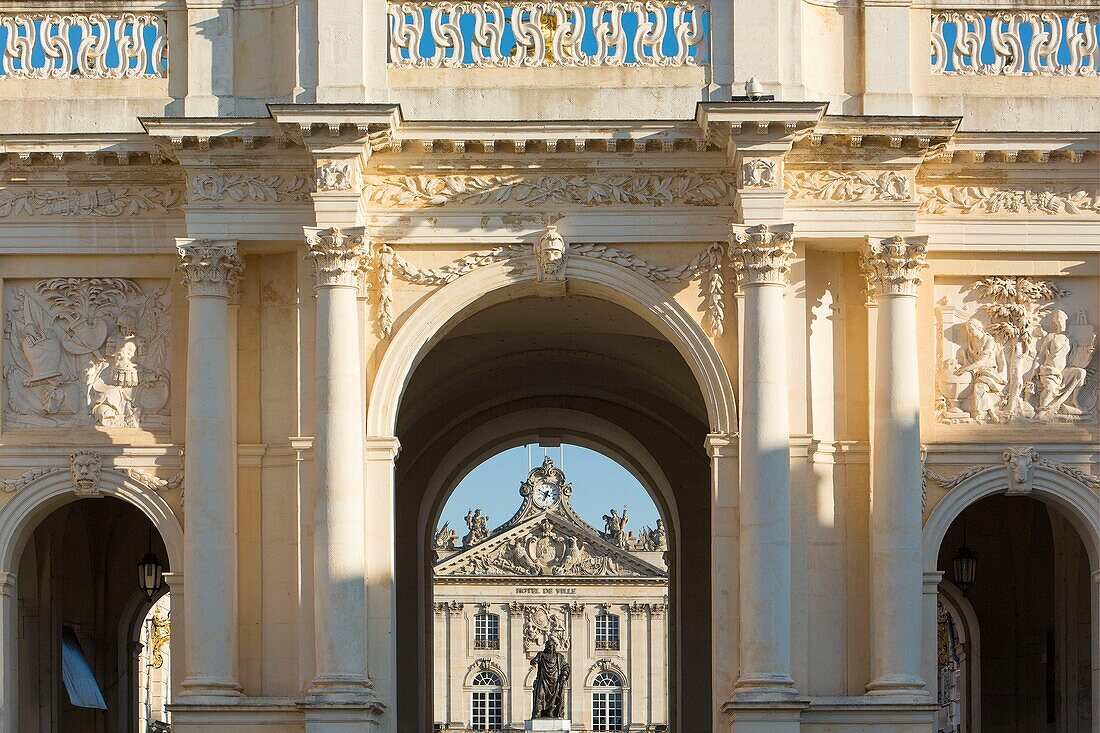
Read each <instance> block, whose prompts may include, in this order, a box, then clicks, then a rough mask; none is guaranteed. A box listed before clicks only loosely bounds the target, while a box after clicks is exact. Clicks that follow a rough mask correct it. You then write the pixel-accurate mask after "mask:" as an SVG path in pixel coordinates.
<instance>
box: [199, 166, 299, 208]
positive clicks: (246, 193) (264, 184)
mask: <svg viewBox="0 0 1100 733" xmlns="http://www.w3.org/2000/svg"><path fill="white" fill-rule="evenodd" d="M309 194H310V187H309V181H307V180H306V179H305V178H303V177H301V176H295V175H290V176H286V175H281V174H264V173H261V172H259V171H241V172H237V173H201V174H199V175H197V176H194V177H193V178H192V179H191V200H192V201H227V200H228V201H234V202H237V203H240V202H243V201H270V202H272V203H277V202H280V201H308V200H309Z"/></svg>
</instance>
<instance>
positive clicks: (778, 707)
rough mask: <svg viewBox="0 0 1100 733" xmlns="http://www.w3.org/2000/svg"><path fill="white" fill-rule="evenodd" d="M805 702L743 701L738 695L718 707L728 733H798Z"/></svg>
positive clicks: (796, 700)
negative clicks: (725, 722) (723, 715)
mask: <svg viewBox="0 0 1100 733" xmlns="http://www.w3.org/2000/svg"><path fill="white" fill-rule="evenodd" d="M809 704H810V703H809V701H808V700H799V699H796V698H793V697H792V698H790V699H787V700H770V701H769V700H764V699H756V700H749V699H745V698H744V697H742V695H740V693H738V694H736V695H735V696H734V699H733V700H731V701H729V702H727V703H726V704H725V705H723V706H722V709H723V710H724V711H725V713H726V715H727V717H728V718H729V721H730V727H729V730H730V733H799V726H800V725H801V720H802V711H803V710H805V709H806V707H807V706H809Z"/></svg>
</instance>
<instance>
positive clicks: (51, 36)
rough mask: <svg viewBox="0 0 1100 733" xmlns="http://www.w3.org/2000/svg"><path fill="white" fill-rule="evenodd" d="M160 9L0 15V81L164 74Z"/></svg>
mask: <svg viewBox="0 0 1100 733" xmlns="http://www.w3.org/2000/svg"><path fill="white" fill-rule="evenodd" d="M167 41H168V36H167V30H166V24H165V17H164V15H162V14H160V13H114V14H107V13H36V12H32V13H11V14H3V15H0V48H2V49H3V63H2V64H0V66H2V69H3V72H2V76H0V79H61V78H86V79H133V78H158V77H166V76H167V75H168V43H167Z"/></svg>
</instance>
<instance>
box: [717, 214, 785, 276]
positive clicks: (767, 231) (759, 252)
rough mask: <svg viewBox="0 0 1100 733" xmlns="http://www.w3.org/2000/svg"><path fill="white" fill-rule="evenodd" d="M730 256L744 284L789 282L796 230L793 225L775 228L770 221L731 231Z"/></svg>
mask: <svg viewBox="0 0 1100 733" xmlns="http://www.w3.org/2000/svg"><path fill="white" fill-rule="evenodd" d="M729 254H730V259H732V260H733V267H734V270H735V271H736V272H737V277H738V279H739V280H740V282H741V284H742V285H760V284H768V283H771V284H779V285H783V284H786V282H787V276H788V275H789V274H790V272H791V264H790V262H791V258H792V257H794V234H793V233H792V232H791V231H790V230H789V229H774V230H773V229H772V228H770V227H769V226H768V225H767V224H760V225H758V226H753V227H748V228H746V229H743V230H742V229H740V228H738V227H737V226H736V225H735V226H734V227H733V229H732V230H731V233H730V247H729Z"/></svg>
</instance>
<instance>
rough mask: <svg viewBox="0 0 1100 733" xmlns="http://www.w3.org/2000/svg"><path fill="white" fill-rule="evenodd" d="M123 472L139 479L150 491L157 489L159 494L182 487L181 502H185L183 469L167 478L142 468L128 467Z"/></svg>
mask: <svg viewBox="0 0 1100 733" xmlns="http://www.w3.org/2000/svg"><path fill="white" fill-rule="evenodd" d="M123 473H125V474H126V475H127V476H129V477H130V478H132V479H133V480H134V481H137V482H138V483H139V484H141V485H142V486H144V487H145V488H147V489H149V490H150V491H155V492H157V493H158V494H159V493H162V492H164V491H173V490H175V489H180V504H181V505H182V504H183V503H184V498H185V497H184V491H183V488H182V487H183V471H180V472H179V473H177V474H176V475H174V476H171V477H169V478H166V479H165V478H159V477H157V476H154V475H153V474H151V473H149V472H148V471H143V470H141V469H140V468H127V469H124V470H123Z"/></svg>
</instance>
